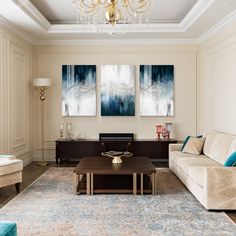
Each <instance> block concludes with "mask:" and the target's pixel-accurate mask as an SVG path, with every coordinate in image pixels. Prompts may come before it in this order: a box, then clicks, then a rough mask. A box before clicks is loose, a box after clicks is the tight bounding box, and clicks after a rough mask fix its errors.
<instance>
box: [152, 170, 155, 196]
mask: <svg viewBox="0 0 236 236" xmlns="http://www.w3.org/2000/svg"><path fill="white" fill-rule="evenodd" d="M152 195H155V173H152Z"/></svg>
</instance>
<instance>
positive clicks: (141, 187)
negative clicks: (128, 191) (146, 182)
mask: <svg viewBox="0 0 236 236" xmlns="http://www.w3.org/2000/svg"><path fill="white" fill-rule="evenodd" d="M140 194H141V195H143V173H141V174H140Z"/></svg>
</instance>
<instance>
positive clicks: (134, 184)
mask: <svg viewBox="0 0 236 236" xmlns="http://www.w3.org/2000/svg"><path fill="white" fill-rule="evenodd" d="M133 195H137V173H133Z"/></svg>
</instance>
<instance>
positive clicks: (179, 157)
mask: <svg viewBox="0 0 236 236" xmlns="http://www.w3.org/2000/svg"><path fill="white" fill-rule="evenodd" d="M181 147H182V144H170V146H169V166H170V168H171V170H172V171H173V172H174V173H175V174H176V175H177V176H178V177H179V179H180V180H181V181H182V182H183V183H184V184H185V185H186V187H187V188H188V189H189V190H190V191H191V193H192V194H193V195H194V196H195V197H196V198H197V199H198V200H199V201H200V203H201V204H202V205H203V206H204V207H205V208H206V209H209V210H210V209H211V210H236V167H224V162H225V161H226V159H227V158H228V157H229V156H230V155H231V154H232V153H233V152H234V151H236V136H232V135H229V134H224V133H219V132H212V133H209V134H208V135H207V136H206V139H205V143H204V147H203V154H202V155H192V154H187V153H183V152H181Z"/></svg>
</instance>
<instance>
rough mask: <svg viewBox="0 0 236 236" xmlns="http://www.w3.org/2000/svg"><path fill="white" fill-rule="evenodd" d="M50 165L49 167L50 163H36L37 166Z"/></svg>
mask: <svg viewBox="0 0 236 236" xmlns="http://www.w3.org/2000/svg"><path fill="white" fill-rule="evenodd" d="M48 165H49V163H48V162H46V161H39V162H37V163H36V166H48Z"/></svg>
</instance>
